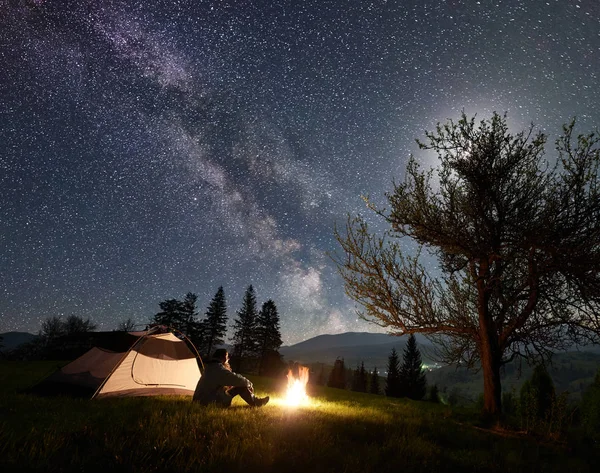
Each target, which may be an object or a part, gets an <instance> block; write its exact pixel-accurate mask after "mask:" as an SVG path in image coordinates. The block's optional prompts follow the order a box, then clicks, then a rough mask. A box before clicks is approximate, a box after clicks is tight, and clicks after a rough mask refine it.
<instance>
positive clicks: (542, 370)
mask: <svg viewBox="0 0 600 473" xmlns="http://www.w3.org/2000/svg"><path fill="white" fill-rule="evenodd" d="M555 397H556V392H555V389H554V382H553V381H552V378H551V377H550V375H549V374H548V371H547V370H546V367H545V366H544V365H543V364H540V365H537V366H536V367H535V368H534V369H533V373H532V375H531V378H530V379H528V380H527V381H525V383H523V386H522V387H521V395H520V400H519V404H520V407H521V414H522V416H523V417H530V418H531V419H530V420H533V421H540V420H543V419H545V418H546V416H548V414H549V413H550V410H551V409H552V403H553V402H554V399H555Z"/></svg>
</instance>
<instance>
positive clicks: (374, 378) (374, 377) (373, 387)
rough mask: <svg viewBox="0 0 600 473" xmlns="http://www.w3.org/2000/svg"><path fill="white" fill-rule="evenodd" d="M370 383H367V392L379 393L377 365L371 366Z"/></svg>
mask: <svg viewBox="0 0 600 473" xmlns="http://www.w3.org/2000/svg"><path fill="white" fill-rule="evenodd" d="M370 379H371V383H370V384H369V392H370V393H371V394H381V388H380V387H379V373H378V371H377V366H376V367H375V368H373V371H371V375H370Z"/></svg>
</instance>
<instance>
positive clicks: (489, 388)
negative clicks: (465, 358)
mask: <svg viewBox="0 0 600 473" xmlns="http://www.w3.org/2000/svg"><path fill="white" fill-rule="evenodd" d="M482 331H483V330H482ZM481 338H482V339H481V354H480V355H481V368H482V371H483V413H484V416H485V417H487V418H489V419H497V418H499V417H500V414H501V411H502V387H501V384H500V359H501V357H500V354H499V350H498V349H497V342H496V340H493V339H492V340H491V339H490V338H491V337H490V336H489V334H483V333H482V334H481Z"/></svg>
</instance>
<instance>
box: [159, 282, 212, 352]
mask: <svg viewBox="0 0 600 473" xmlns="http://www.w3.org/2000/svg"><path fill="white" fill-rule="evenodd" d="M197 300H198V296H197V295H196V294H194V293H192V292H188V293H187V294H186V295H185V298H184V299H183V301H180V300H178V299H166V300H164V301H162V302H159V304H158V305H159V307H160V309H161V311H160V312H158V313H157V314H156V315H155V316H154V317H153V319H152V323H154V324H158V325H166V326H167V327H171V328H174V329H177V330H179V331H181V332H182V333H184V334H185V335H187V336H188V337H190V339H191V340H192V342H193V343H194V344H195V345H196V344H197V343H199V340H198V334H199V333H202V328H201V324H200V322H199V321H198V312H197V310H196V301H197Z"/></svg>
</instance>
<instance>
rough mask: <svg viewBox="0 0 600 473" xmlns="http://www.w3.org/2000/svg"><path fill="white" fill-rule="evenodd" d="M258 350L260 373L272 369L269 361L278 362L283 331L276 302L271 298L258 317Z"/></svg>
mask: <svg viewBox="0 0 600 473" xmlns="http://www.w3.org/2000/svg"><path fill="white" fill-rule="evenodd" d="M255 334H256V342H257V352H258V355H259V356H260V365H259V373H260V374H262V373H263V372H266V371H271V369H270V368H271V367H270V366H267V365H269V363H268V361H269V360H272V361H275V362H277V355H279V347H281V344H282V341H281V331H280V328H279V313H278V312H277V306H275V302H273V301H272V300H271V299H269V300H268V301H267V302H265V303H264V304H263V305H262V309H261V310H260V312H259V313H258V317H257V318H256V330H255Z"/></svg>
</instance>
